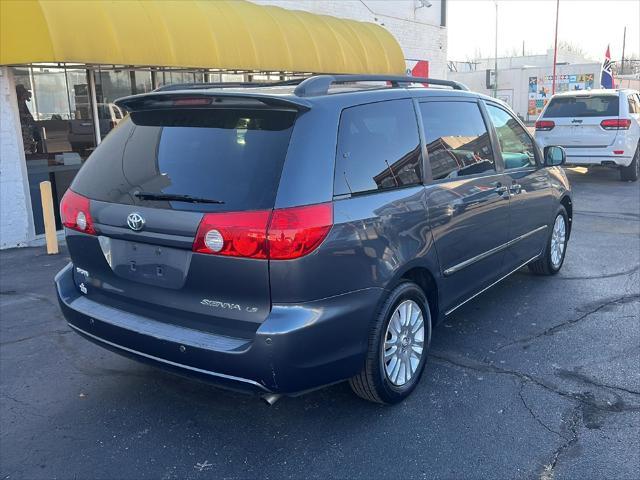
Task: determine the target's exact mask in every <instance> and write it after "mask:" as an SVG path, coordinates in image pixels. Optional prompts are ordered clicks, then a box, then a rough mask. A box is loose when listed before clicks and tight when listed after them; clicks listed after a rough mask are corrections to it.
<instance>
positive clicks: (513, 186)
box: [509, 182, 522, 195]
mask: <svg viewBox="0 0 640 480" xmlns="http://www.w3.org/2000/svg"><path fill="white" fill-rule="evenodd" d="M521 191H522V185H520V184H519V183H516V182H514V183H513V184H511V188H510V189H509V192H510V193H513V194H514V195H517V194H519V193H520V192H521Z"/></svg>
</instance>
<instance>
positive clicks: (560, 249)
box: [529, 205, 569, 275]
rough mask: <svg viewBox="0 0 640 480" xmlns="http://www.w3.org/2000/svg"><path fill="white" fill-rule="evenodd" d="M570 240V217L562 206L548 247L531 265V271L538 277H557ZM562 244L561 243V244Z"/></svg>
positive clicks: (548, 241)
mask: <svg viewBox="0 0 640 480" xmlns="http://www.w3.org/2000/svg"><path fill="white" fill-rule="evenodd" d="M568 240H569V217H568V215H567V211H566V210H565V208H564V207H563V206H562V205H561V206H560V208H559V209H558V213H556V216H555V217H554V221H553V225H552V226H551V232H550V234H549V239H548V240H547V245H546V246H545V249H544V252H543V253H542V255H541V256H540V257H539V258H538V259H537V260H535V261H533V262H531V263H530V264H529V270H531V271H532V272H533V273H535V274H537V275H555V274H556V273H558V272H559V271H560V269H561V268H562V265H563V264H564V257H565V254H566V253H567V241H568ZM559 242H561V243H559Z"/></svg>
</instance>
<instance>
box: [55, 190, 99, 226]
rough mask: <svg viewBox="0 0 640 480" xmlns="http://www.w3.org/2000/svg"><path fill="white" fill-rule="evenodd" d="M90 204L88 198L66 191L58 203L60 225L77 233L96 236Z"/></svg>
mask: <svg viewBox="0 0 640 480" xmlns="http://www.w3.org/2000/svg"><path fill="white" fill-rule="evenodd" d="M90 206H91V202H90V200H89V199H88V198H86V197H83V196H82V195H78V194H77V193H76V192H73V191H71V190H67V191H66V192H65V194H64V196H63V197H62V201H61V202H60V218H61V219H62V224H63V225H64V226H65V227H67V228H71V229H73V230H77V231H78V232H83V233H88V234H90V235H95V234H96V229H95V227H94V225H93V219H92V218H91V212H90Z"/></svg>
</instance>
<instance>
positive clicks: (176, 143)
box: [71, 109, 295, 211]
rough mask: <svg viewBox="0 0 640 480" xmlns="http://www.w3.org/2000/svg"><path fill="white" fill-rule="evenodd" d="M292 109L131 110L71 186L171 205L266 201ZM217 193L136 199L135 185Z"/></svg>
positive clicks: (256, 205) (100, 196) (244, 205)
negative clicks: (188, 199)
mask: <svg viewBox="0 0 640 480" xmlns="http://www.w3.org/2000/svg"><path fill="white" fill-rule="evenodd" d="M294 120H295V112H288V111H271V110H235V109H234V110H222V109H220V110H218V109H172V110H155V111H144V112H132V113H131V115H130V116H129V117H127V118H126V119H124V120H122V121H121V122H120V123H119V125H118V127H117V128H116V129H115V130H114V131H113V132H112V133H111V134H110V135H109V136H107V138H106V139H105V141H104V142H103V143H102V144H101V145H100V147H99V148H98V149H97V150H96V151H95V152H94V153H93V154H92V155H91V157H90V158H89V159H88V160H87V162H86V164H85V165H84V166H83V168H82V169H81V170H80V172H79V173H78V175H77V176H76V178H75V180H74V182H73V185H72V187H71V188H72V189H73V190H75V191H76V192H78V193H80V194H82V195H86V196H87V197H89V198H92V199H95V200H102V201H105V202H113V203H123V204H130V205H145V206H150V207H156V208H167V209H176V210H195V211H208V210H216V211H222V210H227V211H229V210H257V209H268V208H272V207H273V205H274V202H275V195H276V190H277V188H278V183H279V180H280V175H281V173H282V166H283V163H284V159H285V156H286V153H287V148H288V145H289V138H290V136H291V131H292V128H293V123H294ZM140 191H142V192H149V193H155V194H162V193H164V194H179V195H190V196H192V197H202V198H208V199H214V200H221V201H223V202H224V204H222V205H212V204H193V203H184V202H177V201H170V202H169V201H158V200H142V199H139V198H137V197H136V196H135V195H134V194H135V193H136V192H140Z"/></svg>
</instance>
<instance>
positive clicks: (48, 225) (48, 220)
mask: <svg viewBox="0 0 640 480" xmlns="http://www.w3.org/2000/svg"><path fill="white" fill-rule="evenodd" d="M40 199H41V200H42V216H43V217H44V236H45V238H46V240H47V253H48V254H49V255H55V254H56V253H58V235H57V233H56V219H55V216H54V215H53V196H52V195H51V182H49V181H46V182H40Z"/></svg>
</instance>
